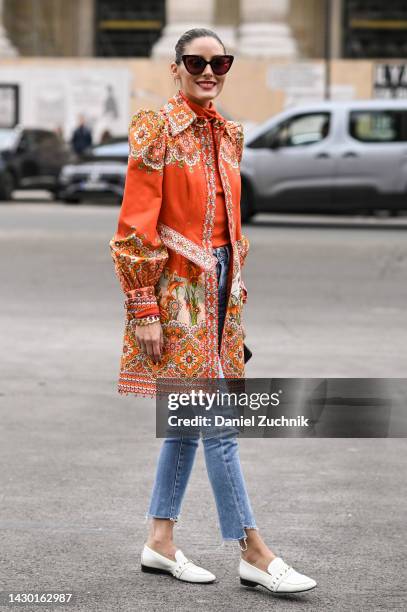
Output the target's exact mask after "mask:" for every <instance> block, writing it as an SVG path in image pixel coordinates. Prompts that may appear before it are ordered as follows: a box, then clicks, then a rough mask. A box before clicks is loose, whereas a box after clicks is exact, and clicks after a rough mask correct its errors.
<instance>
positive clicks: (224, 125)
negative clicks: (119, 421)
mask: <svg viewBox="0 0 407 612" xmlns="http://www.w3.org/2000/svg"><path fill="white" fill-rule="evenodd" d="M213 127H214V138H215V139H216V144H217V151H218V155H217V159H216V153H215V150H214V148H213V142H212V137H211V132H210V126H209V124H208V122H207V119H206V118H205V117H199V116H197V115H196V114H195V113H194V111H193V110H192V109H191V108H190V107H189V105H188V104H187V103H186V102H185V101H184V100H183V98H182V96H181V95H180V92H179V91H178V92H177V93H176V94H175V95H174V96H173V97H171V98H170V99H169V100H168V101H167V103H166V104H165V105H164V106H163V107H162V108H161V109H160V110H159V111H153V110H145V109H140V110H138V112H136V113H135V114H134V116H133V117H132V120H131V123H130V126H129V145H130V154H129V160H128V167H127V174H126V182H125V189H124V197H123V202H122V206H121V209H120V214H119V220H118V227H117V231H116V233H115V235H114V236H113V238H112V239H111V241H110V243H109V246H110V252H111V255H112V258H113V261H114V265H115V270H116V274H117V276H118V279H119V281H120V284H121V287H122V290H123V292H124V294H125V302H124V307H125V329H124V338H123V350H122V355H121V361H120V373H119V380H118V391H119V393H124V394H128V393H132V394H135V395H140V396H144V397H148V396H155V395H156V392H157V389H156V381H157V378H159V377H163V378H171V379H172V378H178V379H180V378H185V377H187V378H217V377H219V359H220V363H221V365H222V370H223V373H224V376H225V377H226V378H243V377H244V370H245V368H244V356H243V338H244V328H243V325H242V308H243V304H244V303H245V301H246V297H247V291H246V288H245V286H244V284H243V280H242V274H241V270H242V267H243V264H244V261H245V257H246V255H247V251H248V249H249V242H248V240H247V238H246V237H245V236H243V235H242V232H241V222H240V193H241V180H240V169H239V165H240V161H241V157H242V150H243V127H242V125H241V124H240V123H237V122H234V121H227V120H221V119H216V120H215V123H214V125H213ZM216 163H218V167H219V172H220V177H221V181H222V185H223V189H224V195H225V203H226V208H227V216H228V225H229V233H230V236H231V244H232V258H231V265H230V269H229V278H228V301H227V310H226V316H225V323H224V328H223V333H222V341H221V349H220V355H219V354H218V316H217V302H218V293H217V274H216V263H217V260H216V258H215V257H214V255H213V253H212V242H211V237H212V232H213V226H214V219H215V199H216V184H215V170H216V168H215V166H214V164H216ZM148 314H159V315H160V320H161V325H162V329H163V335H164V349H163V353H162V358H161V361H160V362H158V363H157V364H155V363H154V362H153V361H152V359H151V358H150V357H149V356H148V355H147V354H146V353H144V352H143V351H142V350H141V349H140V348H139V347H138V345H137V341H136V339H135V335H134V332H135V326H134V319H135V318H138V317H143V316H146V315H148Z"/></svg>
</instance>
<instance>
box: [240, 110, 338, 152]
mask: <svg viewBox="0 0 407 612" xmlns="http://www.w3.org/2000/svg"><path fill="white" fill-rule="evenodd" d="M329 129H330V113H307V114H302V115H296V116H295V117H291V118H290V119H286V120H285V121H283V122H282V123H279V124H278V125H277V126H274V127H273V128H272V129H270V130H269V131H268V132H266V133H265V134H262V135H261V136H260V137H259V138H258V139H257V140H256V141H255V142H253V143H252V145H251V146H252V147H253V148H274V147H297V146H304V145H310V144H315V143H317V142H320V141H321V140H323V139H324V138H326V137H327V136H328V134H329Z"/></svg>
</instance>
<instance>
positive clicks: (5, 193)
mask: <svg viewBox="0 0 407 612" xmlns="http://www.w3.org/2000/svg"><path fill="white" fill-rule="evenodd" d="M69 157H70V151H69V148H68V147H67V145H66V144H65V143H64V142H63V141H62V140H60V138H59V137H58V136H57V134H55V133H54V132H52V131H51V130H43V129H35V128H22V127H15V128H0V200H10V199H11V198H12V192H13V190H14V189H48V190H49V191H51V192H53V193H54V194H56V192H57V188H58V176H59V173H60V171H61V168H62V166H63V165H64V164H65V163H66V162H67V161H68V160H69Z"/></svg>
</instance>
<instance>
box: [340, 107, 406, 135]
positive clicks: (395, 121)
mask: <svg viewBox="0 0 407 612" xmlns="http://www.w3.org/2000/svg"><path fill="white" fill-rule="evenodd" d="M348 130H349V134H350V135H351V136H352V138H355V139H356V140H360V141H361V142H405V141H407V110H406V111H401V110H400V111H399V110H377V111H376V110H366V111H364V110H360V111H351V113H350V114H349V125H348Z"/></svg>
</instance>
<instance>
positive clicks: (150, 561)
mask: <svg viewBox="0 0 407 612" xmlns="http://www.w3.org/2000/svg"><path fill="white" fill-rule="evenodd" d="M175 559H176V561H172V560H171V559H168V558H167V557H164V556H163V555H160V553H158V552H156V551H155V550H153V549H152V548H149V547H148V546H147V545H144V548H143V551H142V553H141V570H142V571H143V572H150V573H152V574H171V575H172V576H174V578H177V579H178V580H184V581H185V582H200V583H202V584H207V583H209V582H213V581H214V580H216V576H215V575H214V574H212V573H211V572H208V570H206V569H204V568H203V567H199V565H195V563H192V561H189V560H188V559H187V558H186V556H185V555H184V553H183V552H182V550H179V549H178V550H177V551H176V552H175Z"/></svg>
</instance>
